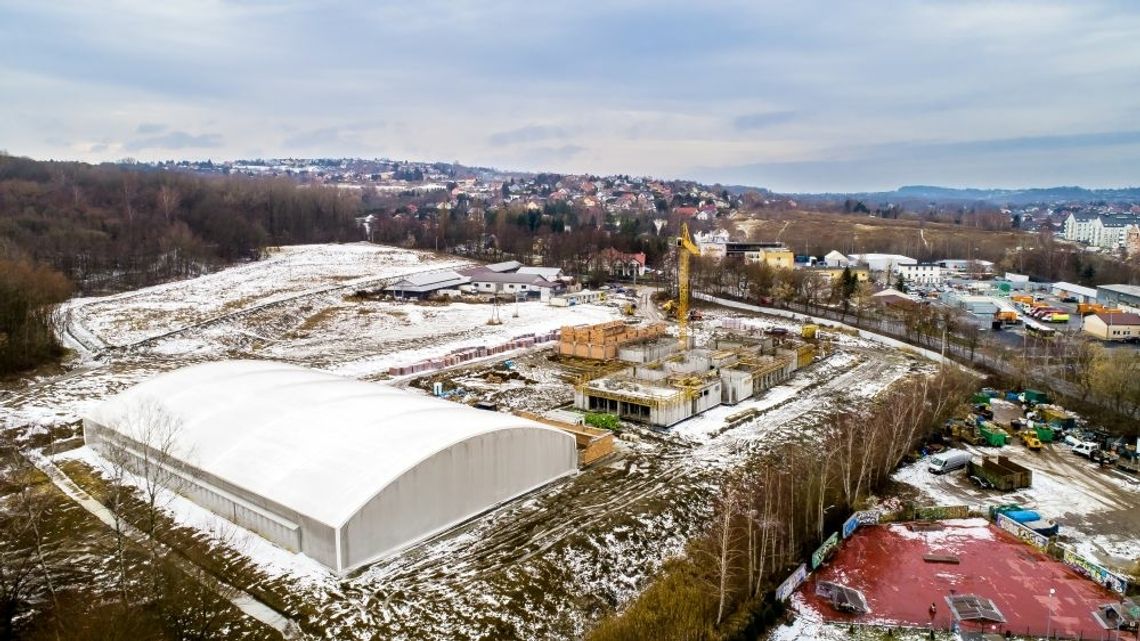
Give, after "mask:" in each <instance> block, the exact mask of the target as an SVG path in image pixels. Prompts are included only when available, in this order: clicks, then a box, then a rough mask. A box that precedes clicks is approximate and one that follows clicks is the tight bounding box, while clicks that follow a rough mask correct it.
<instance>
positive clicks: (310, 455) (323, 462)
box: [86, 361, 552, 526]
mask: <svg viewBox="0 0 1140 641" xmlns="http://www.w3.org/2000/svg"><path fill="white" fill-rule="evenodd" d="M152 408H153V409H152ZM142 412H151V413H154V412H163V413H167V414H169V415H170V417H171V418H173V419H174V421H175V424H176V425H177V428H176V431H175V434H174V435H173V436H174V442H173V447H172V451H171V454H172V456H174V457H175V458H177V459H179V460H181V461H184V462H186V463H188V464H189V465H192V466H194V467H196V468H198V469H200V470H202V471H204V472H206V473H207V474H211V475H214V476H215V477H217V478H220V479H222V480H224V481H225V482H227V483H230V484H232V485H235V486H237V487H240V488H243V489H245V490H248V491H250V492H254V493H256V494H258V495H260V496H263V497H265V498H266V499H268V500H270V501H274V502H276V503H278V504H280V505H283V506H285V507H287V508H290V509H292V510H296V511H297V512H300V513H302V514H305V515H308V516H310V517H311V518H314V519H316V520H318V521H320V522H322V523H325V524H326V525H331V526H339V525H341V524H343V523H344V522H345V521H346V520H347V519H348V518H350V517H351V516H352V515H353V514H354V513H355V512H356V511H357V510H358V509H359V508H360V507H361V506H362V505H364V504H365V503H366V502H367V501H368V500H369V499H370V498H372V497H373V496H375V495H376V494H377V493H378V492H379V491H380V490H381V489H383V488H384V487H386V486H387V485H388V484H389V483H391V482H392V481H394V480H396V479H397V478H398V477H399V476H400V475H402V474H403V473H404V472H406V471H408V470H409V469H411V468H412V467H414V466H415V465H417V464H418V463H420V462H421V461H423V460H424V459H426V458H428V457H429V456H432V455H433V454H435V453H437V452H439V451H441V450H444V449H446V448H448V447H450V446H452V445H455V444H458V443H460V442H463V441H465V440H467V439H470V438H472V437H474V436H479V435H481V434H487V433H491V432H497V431H506V430H517V429H540V430H551V429H552V428H549V427H546V426H544V425H542V424H540V423H537V422H534V421H529V420H526V419H523V418H520V417H517V416H513V415H510V414H504V413H500V412H486V411H479V410H475V409H472V408H470V407H467V406H465V405H460V404H458V403H452V402H450V401H446V400H443V399H439V398H435V397H431V396H425V395H421V394H417V393H414V392H409V391H407V390H403V389H398V388H395V387H390V386H387V385H380V384H377V383H369V382H364V381H358V380H352V379H347V378H342V377H340V376H336V375H334V374H330V373H327V372H321V371H318V370H312V369H307V368H303V367H298V366H295V365H288V364H285V363H277V362H273V361H220V362H213V363H205V364H201V365H193V366H190V367H185V368H182V369H179V370H175V371H173V372H168V373H166V374H161V375H159V376H157V377H155V378H152V379H150V380H148V381H145V382H143V383H140V384H138V385H136V386H134V387H131V388H129V389H127V390H126V391H125V392H122V393H121V394H118V395H116V396H114V397H112V398H111V399H110V400H107V401H105V402H104V403H103V404H101V405H99V406H97V407H96V408H95V409H94V410H93V411H91V412H90V413H89V414H88V416H87V417H86V418H89V419H91V420H93V421H95V422H96V423H98V424H99V425H102V426H104V427H108V428H111V429H115V430H117V431H119V432H120V433H122V434H124V435H126V436H128V437H130V438H133V439H134V440H136V441H140V442H145V441H147V440H151V439H146V438H145V432H143V431H141V430H146V429H148V428H146V427H144V425H146V424H152V423H153V421H152V420H143V419H147V418H148V416H149V415H146V414H142ZM134 417H138V418H137V419H136V418H134Z"/></svg>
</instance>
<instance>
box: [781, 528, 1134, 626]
mask: <svg viewBox="0 0 1140 641" xmlns="http://www.w3.org/2000/svg"><path fill="white" fill-rule="evenodd" d="M924 525H926V524H891V525H877V526H870V527H863V528H861V529H859V530H857V531H856V532H855V534H854V535H852V537H851V538H850V539H848V540H847V541H845V542H844V543H843V545H842V547H841V548H840V550H839V552H838V553H836V555H835V556H834V557H833V558H832V559H831V561H830V562H828V563H827V564H826V565H825V566H824V567H821V568H820V569H819V570H817V571H816V572H815V573H813V574H812V576H811V578H810V579H809V580H808V581H807V582H806V583H805V584H804V585H803V586H802V587H801V588H800V590H799V591H798V593H797V595H796V597H795V599H796V604H797V606H798V607H800V608H809V609H810V610H813V611H815V612H816V613H818V615H819V616H821V617H822V618H824V619H826V620H829V621H838V622H848V621H851V622H856V623H873V624H882V625H905V626H919V627H925V626H931V625H932V626H933V627H935V628H938V629H944V630H945V629H949V628H950V626H951V623H952V619H953V617H952V614H951V611H950V607H949V605H948V602H947V598H948V597H949V598H951V599H955V601H956V605H957V606H958V607H960V608H961V607H962V606H963V603H965V604H966V607H971V606H970V604H971V603H972V602H973V601H972V600H971V599H969V598H965V599H963V598H961V597H969V596H978V597H982V599H981V600H982V601H983V602H986V601H987V600H988V601H992V605H993V606H996V608H997V610H998V611H1000V615H1001V617H1003V618H1004V619H1005V622H1004V623H986V622H973V621H964V622H962V623H961V625H960V627H961V628H963V629H966V630H986V631H992V632H1005V631H1007V630H1008V631H1010V632H1012V633H1013V634H1017V635H1032V636H1045V635H1046V634H1049V633H1051V634H1054V635H1057V636H1059V637H1069V638H1084V639H1099V638H1101V637H1102V636H1103V635H1104V634H1105V629H1104V627H1103V626H1101V625H1100V624H1099V623H1098V622H1097V621H1096V619H1094V618H1093V615H1092V612H1093V610H1095V609H1096V608H1097V607H1098V606H1100V605H1103V604H1105V603H1110V602H1114V601H1118V600H1119V597H1118V596H1117V595H1116V594H1114V593H1112V592H1110V591H1108V590H1107V589H1105V588H1103V587H1102V586H1100V585H1097V584H1096V583H1094V582H1092V581H1090V580H1089V579H1087V578H1085V577H1082V576H1081V575H1079V574H1077V573H1076V571H1074V570H1072V569H1071V568H1069V567H1068V566H1066V565H1064V564H1062V563H1059V562H1057V561H1054V560H1053V559H1052V558H1050V557H1049V556H1048V555H1046V554H1044V553H1042V552H1039V551H1037V550H1035V549H1033V548H1031V547H1029V546H1028V545H1026V544H1025V543H1022V542H1021V541H1019V540H1017V539H1016V538H1015V537H1013V536H1011V535H1009V534H1007V533H1006V532H1004V531H1002V530H999V529H998V528H996V527H993V526H992V525H990V524H989V522H987V521H986V520H985V519H960V520H950V521H942V522H940V523H938V524H937V525H935V526H934V527H935V528H937V529H933V530H929V531H922V530H921V528H922V527H924ZM912 526H913V527H914V529H911V528H912ZM927 527H929V526H927ZM820 581H824V582H827V583H825V584H824V588H825V591H826V588H828V587H830V586H829V585H828V584H838V585H842V586H846V587H848V588H854V589H855V590H859V591H860V592H862V593H863V597H864V598H865V600H866V607H867V608H868V609H869V612H868V613H867V614H863V615H856V614H846V613H843V612H840V611H839V610H837V609H835V608H834V607H832V605H831V603H830V602H829V601H827V600H825V599H824V598H823V597H820V596H817V595H816V584H817V583H818V582H820ZM1050 589H1053V590H1054V591H1055V592H1054V594H1053V595H1052V597H1050V594H1049V590H1050ZM955 597H958V598H955ZM931 604H934V606H935V607H934V609H933V611H932V610H931ZM1050 610H1052V615H1050Z"/></svg>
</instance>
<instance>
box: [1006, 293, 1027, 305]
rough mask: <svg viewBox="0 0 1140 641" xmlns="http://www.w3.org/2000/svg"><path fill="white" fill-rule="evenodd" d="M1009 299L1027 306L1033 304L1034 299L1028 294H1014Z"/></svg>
mask: <svg viewBox="0 0 1140 641" xmlns="http://www.w3.org/2000/svg"><path fill="white" fill-rule="evenodd" d="M1009 299H1010V300H1011V301H1013V302H1015V303H1023V304H1025V305H1032V304H1033V297H1032V296H1030V295H1028V294H1014V295H1013V296H1010V297H1009Z"/></svg>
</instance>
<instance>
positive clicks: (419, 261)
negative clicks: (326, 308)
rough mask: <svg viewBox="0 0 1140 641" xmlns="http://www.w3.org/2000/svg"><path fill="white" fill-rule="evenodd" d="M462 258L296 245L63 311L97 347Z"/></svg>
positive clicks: (77, 302)
mask: <svg viewBox="0 0 1140 641" xmlns="http://www.w3.org/2000/svg"><path fill="white" fill-rule="evenodd" d="M466 264H468V263H467V261H462V260H457V259H452V258H440V257H437V256H435V255H433V254H430V253H427V252H418V251H411V250H406V249H400V248H397V247H386V246H382V245H373V244H369V243H351V244H343V245H297V246H290V247H281V248H278V249H274V250H272V251H271V253H270V255H269V257H268V258H266V259H264V260H260V261H257V262H253V263H248V264H245V265H241V266H238V267H231V268H228V269H224V270H221V271H217V272H214V273H212V274H206V275H204V276H199V277H198V278H191V279H188V280H180V281H174V282H171V283H165V284H162V285H157V286H154V287H146V288H143V289H139V290H135V291H130V292H124V293H121V294H115V295H112V296H101V297H97V298H77V299H73V300H72V301H70V302H69V303H68V304H67V306H66V307H65V310H66V311H67V313H69V314H70V315H71V319H70V324H71V325H72V326H73V334H74V335H75V336H76V337H79V338H81V339H82V338H86V339H91V340H93V341H95V344H94V346H95V347H101V346H116V345H130V344H132V343H136V342H138V341H141V340H145V339H148V338H152V337H154V336H158V335H161V334H164V333H166V332H170V331H174V330H179V329H183V328H186V327H192V326H194V325H195V324H198V323H202V322H206V321H209V320H212V319H216V318H218V317H223V316H226V315H228V314H234V313H238V312H246V311H249V310H252V309H256V308H258V307H261V306H264V305H268V304H273V303H277V302H280V301H285V300H289V299H291V298H293V297H296V296H301V295H305V294H309V293H314V292H320V291H324V290H328V289H331V288H341V287H345V288H347V287H354V286H358V287H367V286H375V285H376V284H377V283H379V282H380V281H384V280H388V279H392V278H395V277H398V276H402V275H405V274H410V273H414V272H421V271H428V270H433V269H450V268H455V267H459V266H462V265H466Z"/></svg>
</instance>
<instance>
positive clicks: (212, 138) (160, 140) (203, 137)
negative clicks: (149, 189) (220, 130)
mask: <svg viewBox="0 0 1140 641" xmlns="http://www.w3.org/2000/svg"><path fill="white" fill-rule="evenodd" d="M221 146H222V137H221V135H220V134H197V135H195V134H188V133H186V132H185V131H171V132H169V133H165V134H162V135H159V136H150V137H147V138H139V139H137V140H131V141H129V142H127V144H125V145H123V148H124V149H126V150H127V151H142V150H144V149H212V148H218V147H221Z"/></svg>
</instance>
